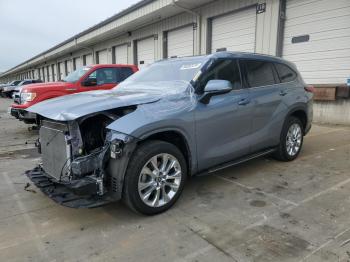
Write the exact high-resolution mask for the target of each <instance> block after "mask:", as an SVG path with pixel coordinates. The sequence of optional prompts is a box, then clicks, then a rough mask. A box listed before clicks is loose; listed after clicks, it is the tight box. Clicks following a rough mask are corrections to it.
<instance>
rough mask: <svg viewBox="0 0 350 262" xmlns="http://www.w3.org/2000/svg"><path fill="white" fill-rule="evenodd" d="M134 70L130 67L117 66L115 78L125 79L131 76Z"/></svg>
mask: <svg viewBox="0 0 350 262" xmlns="http://www.w3.org/2000/svg"><path fill="white" fill-rule="evenodd" d="M133 73H134V72H133V71H132V69H131V68H130V67H120V68H117V76H118V77H117V79H118V82H119V83H120V82H123V81H124V80H125V79H127V78H128V77H129V76H131V75H132V74H133Z"/></svg>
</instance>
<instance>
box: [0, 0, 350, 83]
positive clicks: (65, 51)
mask: <svg viewBox="0 0 350 262" xmlns="http://www.w3.org/2000/svg"><path fill="white" fill-rule="evenodd" d="M220 50H228V51H246V52H256V53H264V54H270V55H277V56H282V57H284V58H286V59H288V60H290V61H293V62H295V63H296V64H297V66H298V68H299V70H300V71H301V73H302V75H303V76H304V79H305V80H306V82H307V83H309V84H316V85H317V84H329V85H341V84H345V83H346V79H347V78H348V77H349V76H350V1H349V0H332V1H330V0H216V1H212V0H143V1H141V2H139V3H138V4H136V5H134V6H131V7H130V8H128V9H126V10H124V11H122V12H121V13H119V14H116V15H114V16H113V17H111V18H108V19H107V20H105V21H103V22H101V23H99V24H98V25H96V26H94V27H92V28H89V29H87V30H86V31H84V32H81V33H79V34H77V35H75V36H74V37H72V38H70V39H68V40H66V41H64V42H63V43H60V44H58V45H57V46H55V47H53V48H51V49H49V50H47V51H45V52H43V53H41V54H39V55H37V56H35V57H33V58H31V59H30V60H28V61H25V62H23V63H22V64H20V65H18V66H16V67H14V68H12V69H10V70H8V71H7V72H4V73H3V74H2V75H1V76H0V82H5V81H9V80H12V79H18V78H19V79H24V78H41V79H42V80H44V81H55V80H58V79H62V78H64V77H65V76H66V75H67V74H68V73H69V72H71V71H73V70H74V69H75V68H77V67H79V66H82V65H86V64H93V63H120V64H137V65H138V66H139V67H140V68H142V67H143V66H145V65H147V64H149V63H152V62H153V61H155V60H158V59H162V58H167V57H175V56H178V57H179V56H191V55H199V54H209V53H212V52H216V51H220Z"/></svg>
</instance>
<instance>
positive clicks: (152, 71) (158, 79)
mask: <svg viewBox="0 0 350 262" xmlns="http://www.w3.org/2000/svg"><path fill="white" fill-rule="evenodd" d="M207 61H208V58H206V57H195V58H187V59H186V58H185V59H176V60H166V61H160V62H156V63H154V64H151V65H149V66H147V67H145V68H144V69H142V70H140V71H139V72H137V73H135V74H134V75H132V76H130V77H129V78H128V79H126V80H125V81H124V82H123V83H121V84H120V85H119V86H118V89H119V90H125V89H135V88H136V87H135V86H137V89H140V88H141V89H142V88H144V89H146V88H147V89H157V90H164V89H169V88H173V85H172V84H171V83H183V85H182V86H186V87H187V86H188V85H189V84H192V83H193V81H195V80H197V79H198V77H199V75H200V74H201V68H202V67H203V65H204V64H206V62H207ZM150 85H152V87H151V88H150Z"/></svg>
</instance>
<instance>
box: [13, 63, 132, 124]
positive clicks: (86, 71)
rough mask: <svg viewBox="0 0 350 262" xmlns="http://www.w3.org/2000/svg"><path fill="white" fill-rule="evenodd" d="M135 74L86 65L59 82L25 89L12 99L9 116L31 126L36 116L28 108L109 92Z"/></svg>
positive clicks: (127, 69) (114, 67) (129, 70)
mask: <svg viewBox="0 0 350 262" xmlns="http://www.w3.org/2000/svg"><path fill="white" fill-rule="evenodd" d="M137 71H138V68H137V67H136V66H134V65H105V64H104V65H90V66H85V67H82V68H79V69H77V70H76V71H74V72H72V73H70V74H69V75H68V76H67V77H66V78H65V79H64V80H63V81H60V82H52V83H42V84H32V85H28V86H26V87H23V89H22V90H20V92H19V93H18V94H17V96H16V95H15V99H14V103H13V104H12V105H11V108H10V111H11V115H12V116H14V117H16V118H17V119H19V120H21V121H24V122H25V123H26V124H35V123H36V115H35V114H32V113H29V112H27V111H26V109H27V108H28V107H30V106H32V105H34V104H36V103H39V102H42V101H44V100H47V99H51V98H55V97H59V96H64V95H68V94H74V93H79V92H85V91H93V90H107V89H112V88H113V87H115V86H117V85H118V84H119V83H120V82H122V81H124V80H125V79H126V78H128V77H129V76H130V75H132V74H133V73H135V72H137Z"/></svg>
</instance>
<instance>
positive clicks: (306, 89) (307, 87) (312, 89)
mask: <svg viewBox="0 0 350 262" xmlns="http://www.w3.org/2000/svg"><path fill="white" fill-rule="evenodd" d="M304 89H305V91H306V92H309V93H315V87H314V86H312V85H307V86H305V87H304Z"/></svg>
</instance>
